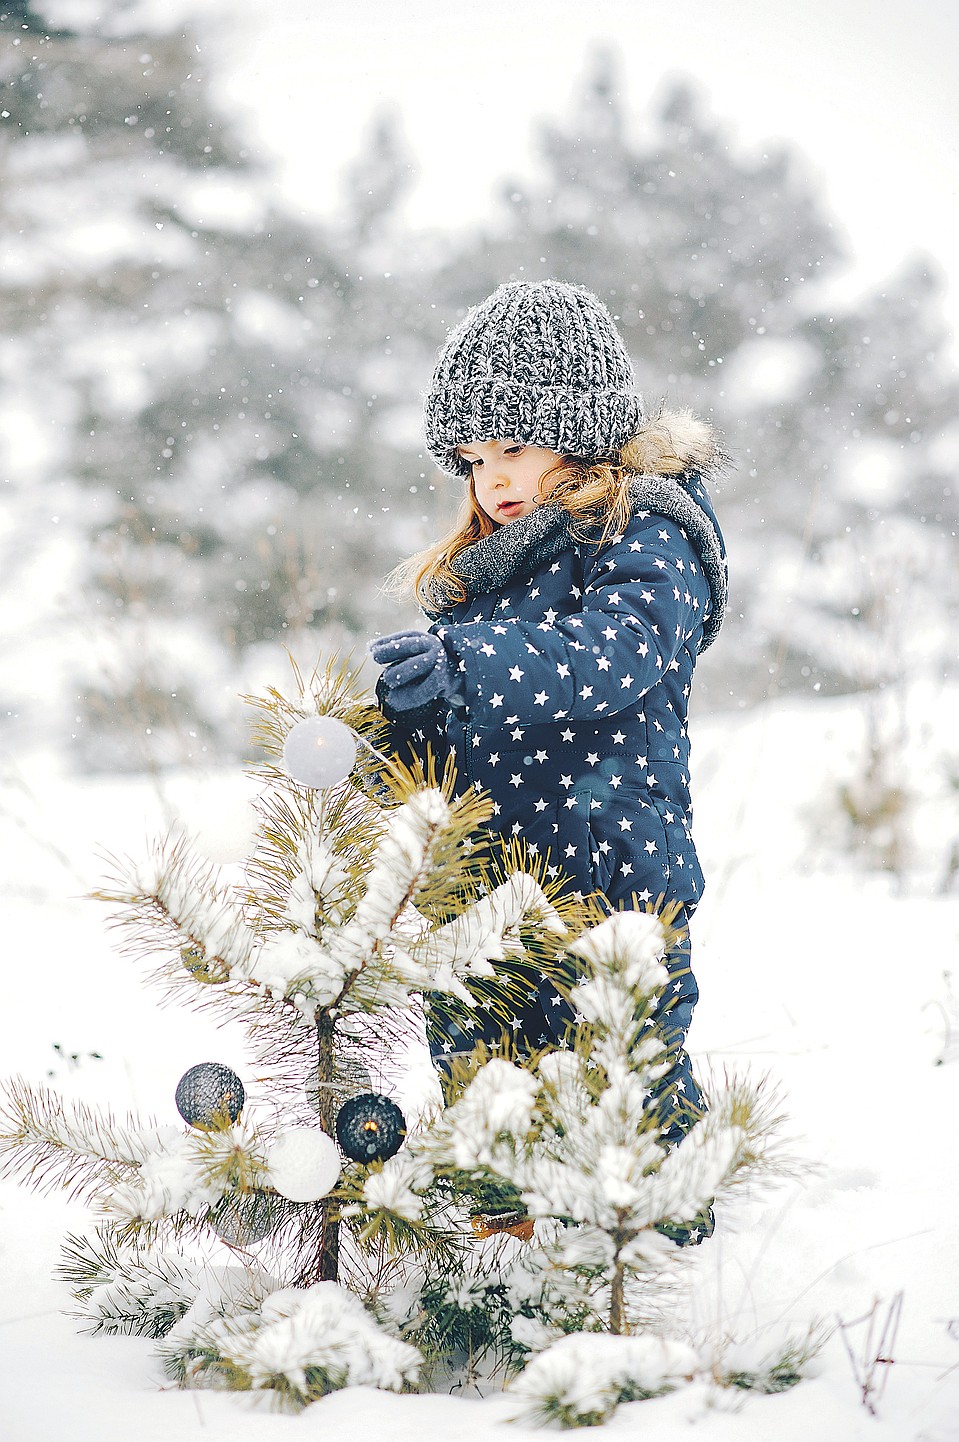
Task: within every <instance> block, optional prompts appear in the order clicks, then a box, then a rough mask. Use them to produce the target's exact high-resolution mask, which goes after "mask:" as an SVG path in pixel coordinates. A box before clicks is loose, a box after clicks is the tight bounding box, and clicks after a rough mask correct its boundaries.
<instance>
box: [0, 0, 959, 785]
mask: <svg viewBox="0 0 959 1442" xmlns="http://www.w3.org/2000/svg"><path fill="white" fill-rule="evenodd" d="M101 11H105V12H106V14H107V15H108V21H107V22H104V20H103V19H102V18H101V19H100V21H99V22H98V23H97V25H96V27H95V29H94V28H91V29H88V30H84V29H83V28H81V27H78V28H77V29H75V30H74V29H70V28H66V27H65V26H58V25H57V24H55V23H54V22H53V19H52V12H51V14H45V13H41V12H40V10H39V8H35V7H33V6H31V4H30V3H20V4H15V5H9V4H8V5H7V6H6V7H5V8H0V80H2V87H3V95H4V102H3V107H2V108H3V116H2V122H0V124H2V129H0V135H2V139H0V247H2V250H3V253H4V256H5V265H4V268H3V272H2V278H0V310H2V335H0V449H2V456H3V477H4V506H3V513H2V517H0V643H2V645H3V648H4V651H5V652H6V655H7V663H6V665H5V666H4V668H3V670H2V672H0V688H2V689H0V716H2V717H3V718H4V726H5V730H6V743H7V748H8V750H9V748H10V746H12V745H15V744H25V743H27V742H29V741H31V740H33V739H36V738H37V737H43V738H45V739H46V740H48V741H50V742H52V743H54V744H57V745H62V746H63V747H64V748H68V747H69V748H71V749H72V755H73V758H74V761H75V764H76V765H78V766H80V767H85V768H89V769H97V770H100V769H121V768H135V767H140V766H143V765H144V764H147V763H151V764H166V763H181V762H184V761H187V760H189V759H191V758H194V759H195V758H198V757H201V756H206V757H208V758H209V757H210V755H211V754H216V755H219V756H224V757H229V756H234V755H238V754H242V753H243V752H244V750H245V749H247V745H248V743H247V741H246V738H245V736H244V735H243V732H242V729H241V728H242V720H241V707H240V705H239V702H238V701H237V700H236V693H237V692H238V691H241V690H243V689H244V688H248V687H251V686H253V687H255V686H258V685H259V684H261V683H262V681H263V680H264V679H265V677H266V674H267V671H268V670H269V669H270V668H273V670H274V671H275V670H276V665H277V657H278V655H279V654H280V653H281V652H282V650H283V649H284V648H287V649H289V650H290V651H292V652H293V654H294V655H295V656H297V657H298V658H299V659H300V660H301V661H305V662H307V663H308V664H309V663H311V662H312V660H313V659H315V657H316V656H317V655H318V653H319V652H320V651H321V650H325V651H329V650H330V649H332V648H334V647H338V648H340V649H341V650H347V649H349V648H351V647H355V648H357V650H358V651H359V650H360V649H361V648H362V645H363V643H364V642H365V639H366V637H367V636H368V635H369V634H371V633H372V632H374V631H376V630H388V629H395V628H396V626H397V625H399V624H400V623H402V622H410V621H415V612H414V611H413V609H412V607H407V608H406V609H405V610H404V608H403V607H402V605H400V604H398V603H397V601H396V600H395V599H391V598H387V597H384V596H383V595H382V593H381V592H380V591H379V589H378V587H379V583H380V582H381V581H382V579H383V577H384V576H385V574H386V573H387V572H388V571H389V569H390V568H391V566H392V565H394V564H395V563H396V562H397V561H398V560H399V559H401V558H402V557H404V556H406V555H408V554H409V553H410V552H411V551H413V550H415V549H417V548H418V547H420V546H422V545H423V544H425V543H426V542H427V541H428V540H430V539H432V538H433V537H434V536H435V535H436V534H438V533H439V531H440V530H441V529H442V528H444V527H445V525H446V523H447V520H448V517H449V515H450V514H451V512H452V509H453V508H454V506H455V503H456V500H457V499H458V498H457V495H456V487H455V484H454V483H451V482H447V481H445V480H443V479H442V478H440V477H439V476H437V475H436V473H435V471H434V469H433V467H432V464H431V462H430V461H429V458H428V457H426V456H424V454H423V451H422V447H421V441H420V434H419V419H420V397H421V393H422V390H423V388H424V387H425V385H426V383H427V381H428V378H429V375H430V371H431V368H432V363H433V358H434V356H435V353H436V350H437V347H438V346H439V344H440V343H441V341H442V339H443V336H444V335H445V332H446V328H447V326H448V325H450V324H452V323H453V322H454V321H455V320H456V319H457V317H458V316H459V315H460V314H461V313H462V312H463V310H464V309H465V307H466V306H468V305H470V304H473V303H475V302H476V301H478V300H480V299H482V298H483V296H485V295H486V294H487V293H488V292H489V291H490V290H492V289H493V288H494V287H495V286H496V285H497V284H499V283H500V282H501V281H503V280H506V279H509V278H511V277H533V278H535V277H541V276H547V275H549V276H554V277H557V278H560V279H564V280H573V281H577V282H581V283H584V284H586V285H588V286H590V287H591V288H593V289H594V290H596V291H597V292H598V293H599V294H600V295H601V296H602V297H603V299H604V300H605V301H606V302H607V304H608V305H609V306H610V308H611V309H612V311H613V312H614V314H615V315H617V317H618V318H619V321H620V324H621V327H622V330H623V332H624V335H625V337H626V340H627V343H628V345H629V347H630V351H631V354H632V356H633V359H634V363H635V365H636V369H637V375H638V378H639V382H640V386H641V388H642V390H643V392H644V394H645V396H646V399H647V402H648V403H650V404H655V402H656V401H658V400H659V399H662V398H667V399H668V400H669V402H670V403H671V404H673V405H689V406H691V407H692V408H693V409H694V410H696V411H698V412H699V413H701V414H703V415H705V416H707V417H708V418H710V419H711V420H712V421H713V422H714V423H715V424H716V425H717V426H718V427H719V428H720V430H721V431H722V432H723V433H724V435H725V438H726V444H727V446H728V448H729V449H730V450H731V452H732V453H733V455H734V457H735V459H736V462H737V469H736V471H735V473H734V475H733V478H732V480H731V481H729V482H728V483H727V485H726V487H725V489H724V492H723V494H722V495H721V496H720V497H719V498H718V505H719V510H720V515H721V517H722V520H723V524H724V527H725V529H726V533H727V540H728V542H729V550H730V560H731V567H732V576H733V589H732V598H733V600H732V606H731V617H730V620H729V622H728V624H727V629H726V631H725V632H724V636H723V639H722V641H721V643H720V644H719V645H717V646H716V647H715V648H714V650H713V651H711V652H710V653H709V655H708V656H707V657H706V658H705V660H704V662H703V667H702V675H703V682H704V684H703V686H702V688H701V697H702V702H701V704H705V705H708V706H710V707H712V708H714V709H720V708H730V707H746V706H750V705H752V704H754V703H756V702H757V701H760V700H762V699H765V698H767V697H770V696H775V695H778V694H781V693H788V692H799V693H803V694H808V693H810V691H812V690H813V689H815V690H816V691H817V692H818V693H819V694H839V693H847V692H851V691H863V692H875V691H877V690H878V689H880V688H886V687H889V686H891V685H893V684H894V683H899V682H909V681H911V680H916V679H920V680H923V681H930V680H931V681H934V682H936V683H937V684H939V683H941V681H942V680H943V679H944V678H946V677H947V676H949V675H950V674H953V673H954V669H955V664H956V644H955V616H956V606H957V599H959V564H957V562H959V557H957V545H956V523H957V516H959V502H957V495H956V482H955V475H956V469H957V461H959V427H957V421H956V416H957V400H959V382H957V376H956V375H955V373H954V371H953V369H952V366H951V363H950V361H949V359H948V355H947V349H946V343H947V340H948V336H947V333H946V330H945V327H944V323H943V321H942V318H941V309H942V306H941V290H940V286H939V282H938V281H937V279H936V277H935V275H934V274H933V273H932V272H931V269H930V268H929V267H927V266H925V265H923V264H922V263H921V262H920V261H917V260H916V259H915V258H913V259H911V260H909V262H908V263H904V264H903V266H902V268H901V270H900V271H898V272H897V273H896V274H894V275H892V276H890V277H889V278H888V280H887V281H886V282H885V284H884V285H883V286H882V287H881V289H877V290H876V291H875V292H874V293H871V294H867V295H866V296H865V297H864V296H863V295H861V294H857V295H856V298H855V303H852V301H851V300H849V299H848V298H847V299H844V296H846V297H849V296H851V295H852V293H853V292H852V287H851V286H848V285H847V284H845V283H844V275H845V266H846V260H847V258H846V257H844V255H843V254H842V253H841V247H840V245H839V244H838V242H837V238H836V233H835V230H834V225H833V221H832V218H831V217H830V216H829V215H828V214H826V213H824V209H823V206H822V204H821V202H820V200H819V198H818V196H817V193H816V190H815V188H814V187H813V185H812V184H811V182H810V180H809V178H808V177H807V176H806V174H805V173H804V166H803V162H802V157H801V156H799V155H797V154H793V153H789V152H788V151H787V150H780V151H777V152H774V153H772V152H771V153H766V154H759V153H751V152H748V151H747V150H746V149H745V148H744V149H743V150H742V151H737V149H736V146H735V145H734V144H733V143H732V142H731V141H730V140H729V137H728V135H727V133H726V131H725V130H724V128H723V126H722V124H721V123H719V122H717V121H716V120H715V119H714V118H712V117H711V116H710V115H709V114H708V112H707V111H706V109H705V108H704V105H703V103H702V102H700V101H699V100H697V99H696V98H695V96H694V94H693V92H692V91H691V90H689V89H687V88H686V87H684V86H682V85H679V86H676V87H675V88H674V89H673V91H672V93H671V94H670V95H669V96H668V98H667V100H666V102H665V103H664V104H663V105H662V106H661V108H660V109H659V110H658V111H657V112H656V113H649V114H646V113H644V114H642V115H633V114H630V113H629V111H628V110H627V109H626V108H625V106H624V103H623V101H622V100H621V99H620V92H619V83H618V82H619V67H618V63H617V60H616V57H615V56H613V55H605V56H603V55H600V56H598V57H597V58H596V59H595V60H594V61H593V62H592V64H591V66H590V67H589V69H588V71H587V73H586V74H585V75H584V77H583V81H582V84H581V87H580V91H579V93H578V94H577V95H575V96H573V97H570V101H569V104H568V105H567V106H566V107H565V108H564V110H563V118H562V120H561V121H555V120H554V121H551V122H550V123H549V124H546V123H543V124H541V126H540V128H539V134H538V156H539V161H538V174H537V175H536V177H535V179H534V180H533V181H532V182H530V183H528V184H524V185H522V186H520V185H517V184H514V183H512V182H510V181H509V180H506V181H504V183H503V185H502V188H501V192H500V194H499V195H498V196H495V197H491V202H490V209H489V216H490V218H489V222H488V225H487V227H486V228H485V229H484V230H483V231H482V232H479V231H475V230H474V231H472V232H468V231H452V230H449V231H443V230H441V229H439V228H436V229H434V230H432V231H431V232H430V233H421V232H416V233H413V232H411V230H410V229H409V228H408V227H407V225H406V223H405V222H404V220H403V200H404V196H405V193H406V190H407V187H408V186H409V185H410V184H411V180H412V170H411V166H412V165H413V164H415V157H410V156H408V155H407V153H406V151H405V148H404V144H403V140H402V136H401V133H400V130H399V127H398V125H397V124H396V123H394V122H391V121H387V120H382V121H381V122H379V123H378V124H377V125H376V126H375V127H374V129H373V132H372V136H371V140H370V143H369V145H368V148H367V151H366V153H365V154H362V155H360V156H359V157H358V158H357V159H356V160H355V162H354V164H353V166H352V168H351V170H350V171H349V174H348V176H347V179H346V182H345V184H344V189H343V194H342V204H341V205H340V207H339V209H338V211H337V213H336V215H335V217H334V218H332V219H330V220H328V221H326V222H316V223H310V224H309V226H307V225H306V224H305V223H303V222H302V221H300V220H297V219H295V218H293V217H292V215H291V213H290V212H289V211H287V210H282V209H278V208H277V202H276V200H275V198H274V197H275V188H274V186H273V184H272V177H271V176H270V174H269V173H268V172H267V171H266V170H265V169H263V168H261V167H259V166H258V165H257V164H255V163H254V162H253V161H252V160H251V157H250V155H249V154H248V153H247V151H246V149H245V148H244V136H243V135H241V134H238V133H236V131H235V130H234V129H233V128H232V126H231V125H230V124H229V123H228V122H227V121H226V120H225V119H224V117H223V116H222V115H219V114H217V113H215V111H214V110H213V109H212V108H211V105H210V102H209V100H208V97H207V81H208V76H207V74H206V72H205V69H204V56H203V54H198V51H197V46H196V43H195V40H194V38H193V37H192V36H191V35H190V34H188V33H183V32H182V31H181V30H180V29H177V30H176V31H174V32H172V33H156V32H155V31H152V32H151V33H149V34H140V33H130V26H129V20H128V18H127V16H128V7H127V6H126V5H124V4H123V3H117V4H115V5H114V6H113V7H112V9H111V8H110V7H109V6H106V7H101ZM264 23H268V22H267V21H266V20H265V21H264ZM640 120H641V121H642V124H641V125H640V124H638V123H637V122H638V121H640ZM637 135H641V136H642V138H641V139H638V138H636V137H637ZM317 163H318V165H320V164H323V163H324V162H323V157H322V138H319V139H318V161H317ZM508 169H509V157H508V156H504V157H503V170H504V173H507V172H508Z"/></svg>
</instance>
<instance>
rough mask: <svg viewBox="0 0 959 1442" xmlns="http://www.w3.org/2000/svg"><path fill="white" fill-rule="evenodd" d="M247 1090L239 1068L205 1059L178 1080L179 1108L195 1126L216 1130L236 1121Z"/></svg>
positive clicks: (177, 1101)
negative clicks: (231, 1067)
mask: <svg viewBox="0 0 959 1442" xmlns="http://www.w3.org/2000/svg"><path fill="white" fill-rule="evenodd" d="M245 1100H246V1093H245V1092H244V1090H243V1083H242V1082H241V1081H240V1078H239V1077H238V1076H237V1074H236V1072H235V1071H231V1070H230V1068H229V1067H228V1066H223V1065H222V1064H221V1063H220V1062H218V1061H201V1062H197V1064H196V1066H191V1067H190V1069H189V1071H185V1072H184V1073H183V1075H182V1076H181V1078H180V1080H179V1082H178V1083H177V1089H176V1109H177V1111H178V1112H179V1113H180V1116H181V1117H182V1118H183V1120H184V1121H185V1122H188V1123H189V1125H190V1126H191V1127H200V1128H201V1130H203V1131H212V1130H213V1129H214V1128H216V1127H223V1126H227V1125H228V1124H229V1123H230V1122H235V1121H236V1119H237V1117H238V1116H239V1115H240V1112H241V1110H242V1108H243V1103H244V1102H245Z"/></svg>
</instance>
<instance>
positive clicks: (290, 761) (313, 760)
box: [283, 716, 356, 788]
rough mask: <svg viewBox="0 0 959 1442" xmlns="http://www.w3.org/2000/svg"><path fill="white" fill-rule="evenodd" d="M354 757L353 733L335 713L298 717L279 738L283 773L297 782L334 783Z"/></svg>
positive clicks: (342, 778) (345, 773) (349, 767)
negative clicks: (284, 770)
mask: <svg viewBox="0 0 959 1442" xmlns="http://www.w3.org/2000/svg"><path fill="white" fill-rule="evenodd" d="M355 761H356V737H355V736H354V735H353V732H352V731H351V730H350V728H349V726H346V725H344V723H343V722H342V721H337V719H336V717H335V716H308V717H307V718H306V720H305V721H298V722H297V723H296V725H295V726H294V727H293V729H292V730H291V731H290V733H289V734H288V736H287V738H286V740H285V741H284V742H283V765H284V766H285V768H286V772H287V775H288V776H290V777H292V779H293V780H294V781H297V782H299V784H300V785H301V786H315V787H318V788H319V787H324V786H336V785H337V784H338V783H339V782H340V781H345V780H346V778H347V776H349V774H350V772H351V771H352V770H353V766H354V763H355Z"/></svg>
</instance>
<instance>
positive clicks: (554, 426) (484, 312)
mask: <svg viewBox="0 0 959 1442" xmlns="http://www.w3.org/2000/svg"><path fill="white" fill-rule="evenodd" d="M643 420H644V412H643V402H642V399H641V398H640V396H638V395H637V394H636V381H635V377H634V376H633V368H632V365H631V364H630V359H629V356H628V354H627V352H626V347H625V346H624V344H623V341H622V337H621V336H620V334H619V331H618V330H617V329H616V326H615V323H614V321H613V318H612V316H611V315H610V313H609V311H608V310H607V309H606V307H605V306H604V305H603V303H602V301H600V300H597V298H596V296H595V295H593V294H592V292H591V291H588V290H586V289H585V288H584V287H583V286H580V285H565V284H564V283H563V282H561V281H557V280H542V281H526V280H519V281H510V282H508V283H507V284H506V285H501V286H500V287H499V289H498V290H495V291H494V292H493V294H492V295H491V296H489V297H488V298H487V299H486V300H484V301H483V302H482V303H481V304H480V305H477V306H474V307H473V309H472V310H470V311H468V312H467V313H466V316H465V317H464V319H463V320H462V321H461V322H460V324H459V325H458V326H457V327H456V329H455V330H454V331H453V332H452V334H451V335H450V337H449V339H448V340H447V342H446V345H445V346H444V347H443V350H442V351H441V353H440V358H439V360H438V362H437V365H436V370H435V371H434V373H433V379H432V382H431V383H430V388H429V391H428V393H427V396H426V407H425V426H426V445H427V448H428V449H429V451H430V454H431V455H432V456H433V458H434V459H435V461H436V462H437V464H438V465H439V466H440V467H441V469H442V470H444V471H449V472H450V474H451V475H454V476H467V475H469V466H468V465H467V464H466V462H465V461H464V460H462V458H461V457H460V456H458V455H457V453H456V447H457V446H464V445H468V444H469V443H470V442H471V441H497V440H498V441H506V440H509V441H519V442H521V443H522V444H524V445H529V446H545V447H547V449H548V450H551V451H556V452H557V453H559V454H561V455H563V454H568V455H576V456H583V457H585V458H586V459H588V460H594V459H599V458H600V457H606V456H615V455H617V454H618V453H619V451H620V450H622V448H623V446H624V445H625V444H626V442H627V441H628V440H629V439H630V438H631V437H632V436H634V435H635V434H636V432H637V431H638V430H639V429H640V427H641V426H642V424H643Z"/></svg>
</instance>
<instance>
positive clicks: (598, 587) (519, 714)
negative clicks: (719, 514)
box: [437, 515, 710, 726]
mask: <svg viewBox="0 0 959 1442" xmlns="http://www.w3.org/2000/svg"><path fill="white" fill-rule="evenodd" d="M584 550H585V563H584V579H583V589H582V594H581V595H580V594H579V593H578V592H577V591H575V590H574V592H573V595H574V598H575V599H576V601H578V603H579V607H580V609H578V610H576V611H574V612H573V613H572V614H568V615H562V616H559V615H557V613H556V611H554V610H553V609H552V607H551V606H549V605H547V606H546V607H545V608H544V611H543V618H542V620H539V621H537V620H534V619H527V618H526V617H524V618H522V619H520V618H518V617H509V616H508V615H504V617H503V619H502V620H493V621H475V622H466V623H463V624H459V625H448V626H444V627H440V628H437V633H438V634H439V635H440V636H441V637H442V639H443V643H444V645H445V646H446V648H447V651H448V652H449V653H450V654H451V655H452V656H453V657H454V658H456V659H457V660H458V661H459V664H460V679H461V684H462V687H463V694H464V697H465V700H466V705H467V708H468V709H469V711H470V713H471V715H472V718H473V720H474V721H475V722H476V723H477V724H479V725H481V726H490V725H496V724H497V723H499V722H503V721H505V720H506V719H507V717H509V718H510V719H511V720H512V719H513V718H515V719H516V721H518V722H519V723H520V724H526V725H535V724H536V723H537V722H548V721H558V720H562V719H563V718H569V719H570V720H579V721H585V720H595V719H597V718H599V717H601V716H609V715H614V714H615V713H616V712H617V711H621V710H624V709H625V708H627V707H634V706H635V705H636V703H637V701H639V700H640V698H641V697H642V696H643V695H644V694H645V693H646V692H647V691H648V690H649V689H650V687H651V686H655V684H656V683H657V681H659V680H660V679H661V677H662V676H663V675H664V673H665V672H666V671H667V670H668V669H669V668H670V667H671V666H674V665H675V658H676V656H677V655H678V654H679V652H680V651H681V650H682V648H683V647H684V646H686V645H688V644H690V643H693V644H697V645H698V640H699V636H700V635H701V633H702V626H703V622H704V620H705V616H706V612H707V609H708V607H709V604H710V591H709V585H708V582H707V580H706V578H705V576H704V575H703V573H702V567H701V566H700V564H699V558H698V556H697V553H696V551H695V550H694V548H693V546H692V544H691V543H690V542H689V540H688V539H687V538H686V535H685V533H684V532H683V531H681V530H680V528H679V526H678V525H677V524H676V523H675V522H674V521H670V520H667V519H666V518H665V517H663V516H656V515H647V516H645V517H636V518H634V520H633V522H632V523H631V525H630V526H629V528H628V529H627V531H626V533H625V534H624V535H622V536H617V537H615V538H614V539H613V540H612V541H610V542H609V544H607V545H606V546H604V547H603V548H602V549H601V550H600V551H599V552H596V551H594V550H593V549H592V548H590V547H586V548H584ZM544 589H545V588H544ZM524 609H528V608H527V607H525V606H524ZM694 638H695V640H694Z"/></svg>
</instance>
